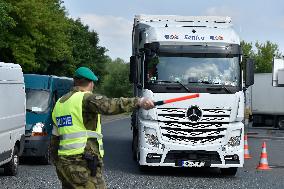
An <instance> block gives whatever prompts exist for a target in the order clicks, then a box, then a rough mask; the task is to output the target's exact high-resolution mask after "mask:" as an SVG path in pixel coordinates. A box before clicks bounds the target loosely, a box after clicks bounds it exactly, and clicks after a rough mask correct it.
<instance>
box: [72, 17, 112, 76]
mask: <svg viewBox="0 0 284 189" xmlns="http://www.w3.org/2000/svg"><path fill="white" fill-rule="evenodd" d="M69 23H70V28H69V35H70V40H71V42H72V44H71V48H72V57H73V67H74V69H76V68H78V67H80V66H87V67H89V68H90V69H92V70H93V71H94V72H95V73H96V74H97V75H98V76H99V77H101V78H103V76H104V75H105V74H106V70H105V65H106V63H107V62H108V61H109V58H108V57H107V56H106V55H105V52H106V51H107V50H106V48H104V47H100V46H99V45H98V43H99V37H98V34H97V33H96V32H95V31H90V30H89V27H88V26H86V25H83V24H82V22H81V21H80V20H79V19H77V20H72V19H70V20H69ZM73 71H75V70H73Z"/></svg>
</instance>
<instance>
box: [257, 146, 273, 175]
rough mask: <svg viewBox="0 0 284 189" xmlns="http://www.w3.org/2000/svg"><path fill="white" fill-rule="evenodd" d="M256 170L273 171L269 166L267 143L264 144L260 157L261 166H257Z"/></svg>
mask: <svg viewBox="0 0 284 189" xmlns="http://www.w3.org/2000/svg"><path fill="white" fill-rule="evenodd" d="M256 169H258V170H269V169H271V168H270V167H269V166H268V161H267V152H266V143H265V141H264V142H263V143H262V151H261V155H260V162H259V165H258V166H257V168H256Z"/></svg>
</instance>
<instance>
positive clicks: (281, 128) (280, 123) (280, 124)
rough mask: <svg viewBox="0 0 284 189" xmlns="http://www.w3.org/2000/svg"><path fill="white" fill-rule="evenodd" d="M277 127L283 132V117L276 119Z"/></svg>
mask: <svg viewBox="0 0 284 189" xmlns="http://www.w3.org/2000/svg"><path fill="white" fill-rule="evenodd" d="M278 127H279V129H280V130H284V117H283V116H281V117H279V118H278Z"/></svg>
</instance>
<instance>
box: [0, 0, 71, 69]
mask: <svg viewBox="0 0 284 189" xmlns="http://www.w3.org/2000/svg"><path fill="white" fill-rule="evenodd" d="M6 2H8V3H9V4H10V5H11V10H10V12H9V17H11V18H12V19H13V20H14V21H15V23H16V24H15V27H13V28H10V29H9V31H8V32H7V34H6V36H5V39H6V42H7V45H6V46H5V47H2V48H1V49H0V52H1V53H0V57H1V60H2V61H5V62H15V63H18V64H20V65H21V66H22V68H23V70H24V72H39V73H45V72H46V71H47V69H48V66H49V64H50V63H51V62H57V61H62V60H64V58H65V57H68V56H69V57H70V56H71V53H70V52H71V50H70V47H69V43H68V41H69V40H68V36H66V34H65V33H66V30H67V27H68V22H67V20H66V17H65V14H66V13H65V10H64V9H63V8H62V7H61V1H58V0H21V1H17V0H8V1H6Z"/></svg>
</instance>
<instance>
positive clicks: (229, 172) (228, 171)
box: [220, 167, 238, 176]
mask: <svg viewBox="0 0 284 189" xmlns="http://www.w3.org/2000/svg"><path fill="white" fill-rule="evenodd" d="M220 170H221V174H222V175H224V176H235V175H236V173H237V171H238V168H237V167H230V168H221V169H220Z"/></svg>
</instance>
